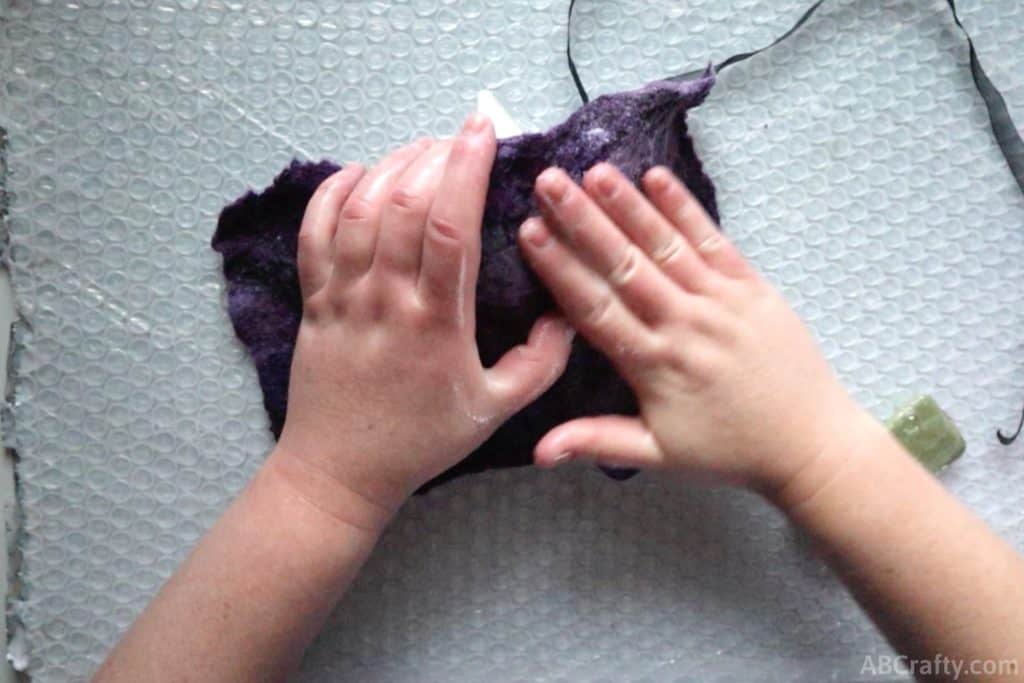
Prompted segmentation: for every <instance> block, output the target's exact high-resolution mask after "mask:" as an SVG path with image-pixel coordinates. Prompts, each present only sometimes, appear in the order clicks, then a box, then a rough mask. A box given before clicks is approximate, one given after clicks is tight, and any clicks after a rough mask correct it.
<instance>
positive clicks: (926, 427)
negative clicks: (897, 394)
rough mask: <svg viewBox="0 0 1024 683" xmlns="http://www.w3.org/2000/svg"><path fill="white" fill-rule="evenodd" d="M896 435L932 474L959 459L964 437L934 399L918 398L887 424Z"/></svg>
mask: <svg viewBox="0 0 1024 683" xmlns="http://www.w3.org/2000/svg"><path fill="white" fill-rule="evenodd" d="M886 426H887V427H888V428H889V431H890V432H892V434H893V436H895V437H896V439H897V440H899V442H900V443H901V444H903V447H904V448H906V449H907V450H908V451H910V454H911V455H913V456H914V457H915V458H917V459H918V460H919V461H920V462H921V464H922V465H924V466H925V467H927V468H928V469H929V470H931V471H932V472H938V471H939V470H941V469H942V468H943V467H945V466H946V465H948V464H949V463H951V462H953V461H954V460H956V459H957V458H959V457H960V456H961V455H962V454H963V452H964V449H965V448H966V446H967V444H965V443H964V437H963V436H961V435H960V430H958V429H957V428H956V425H955V424H953V420H952V419H950V417H949V415H947V414H946V413H945V412H944V411H943V410H942V408H940V407H939V404H938V403H936V402H935V399H933V398H932V397H931V396H918V397H917V398H915V399H914V400H912V401H910V402H909V403H907V404H906V405H904V406H903V407H902V408H900V409H899V410H897V411H896V412H895V413H894V414H893V416H892V417H890V418H889V420H888V422H886Z"/></svg>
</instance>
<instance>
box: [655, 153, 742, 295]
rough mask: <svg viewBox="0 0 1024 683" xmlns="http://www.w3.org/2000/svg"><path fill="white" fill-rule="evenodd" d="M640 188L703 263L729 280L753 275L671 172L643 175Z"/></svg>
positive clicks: (657, 170)
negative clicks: (726, 276) (642, 186)
mask: <svg viewBox="0 0 1024 683" xmlns="http://www.w3.org/2000/svg"><path fill="white" fill-rule="evenodd" d="M643 185H644V190H645V191H646V192H647V196H648V197H649V198H650V200H651V202H652V203H653V204H654V206H656V207H657V208H658V210H659V211H661V213H662V214H664V215H665V217H666V218H667V219H668V220H669V221H671V223H672V224H673V225H675V226H676V228H677V229H678V230H679V232H681V233H682V234H683V237H685V238H686V240H687V242H689V243H690V246H691V247H692V248H693V249H694V251H696V252H697V254H698V255H700V256H701V258H703V259H704V262H705V263H707V264H708V265H709V266H711V267H712V268H714V269H715V270H717V271H718V272H720V273H722V274H724V275H728V276H730V277H744V276H746V275H749V274H750V273H752V272H753V271H752V269H751V268H750V265H749V264H748V263H747V260H746V259H745V258H743V256H742V255H741V254H740V253H739V251H738V250H737V249H736V247H735V246H733V244H732V242H730V241H729V240H728V239H727V238H726V237H725V235H723V234H722V231H721V230H719V229H718V226H717V225H715V222H714V221H713V220H711V217H710V216H708V214H707V212H706V211H705V210H704V207H703V206H701V204H700V202H699V201H697V198H696V197H694V196H693V194H692V193H691V192H690V191H689V190H688V189H686V186H685V185H683V183H682V181H680V180H679V179H678V178H676V176H675V175H674V174H673V173H672V171H670V170H669V169H667V168H665V167H664V166H656V167H655V168H652V169H651V170H649V171H648V172H647V173H646V174H644V178H643Z"/></svg>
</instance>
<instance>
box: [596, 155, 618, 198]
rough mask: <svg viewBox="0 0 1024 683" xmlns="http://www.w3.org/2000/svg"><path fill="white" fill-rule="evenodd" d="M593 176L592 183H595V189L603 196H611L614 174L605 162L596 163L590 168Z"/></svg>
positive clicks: (613, 186)
mask: <svg viewBox="0 0 1024 683" xmlns="http://www.w3.org/2000/svg"><path fill="white" fill-rule="evenodd" d="M591 173H592V174H593V176H594V184H596V185H597V191H598V192H600V193H601V194H602V195H604V196H605V197H611V196H612V194H613V193H614V192H615V176H614V175H613V174H612V171H611V169H610V168H608V165H607V164H603V163H602V164H598V165H597V166H595V167H594V168H593V170H591Z"/></svg>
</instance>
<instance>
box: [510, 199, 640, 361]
mask: <svg viewBox="0 0 1024 683" xmlns="http://www.w3.org/2000/svg"><path fill="white" fill-rule="evenodd" d="M519 235H520V239H519V243H520V247H521V249H522V252H523V254H524V255H525V256H526V259H527V261H528V262H529V264H530V266H531V267H532V268H533V270H534V272H536V273H537V276H538V277H540V279H541V280H542V281H543V282H544V284H545V285H546V286H547V288H548V289H549V290H550V291H551V294H552V296H554V298H555V301H556V302H558V306H559V308H561V310H562V312H563V313H565V317H566V318H567V319H568V320H569V322H570V324H572V326H573V327H575V328H576V329H577V330H579V331H580V332H581V333H583V335H584V336H586V337H587V339H588V340H590V342H591V343H592V344H594V345H595V346H596V347H597V348H599V349H600V350H601V351H603V352H604V354H605V355H606V356H608V357H609V358H610V359H611V360H612V361H613V362H615V363H616V365H621V366H622V368H621V369H623V370H626V369H628V360H629V358H630V357H631V356H634V355H637V354H643V353H646V352H649V351H650V350H652V349H653V348H654V341H653V335H652V332H651V331H650V330H649V329H648V328H647V326H646V325H645V324H644V323H643V322H641V321H640V320H639V319H638V318H637V317H636V316H634V315H633V313H631V312H630V311H629V309H627V308H626V307H625V306H624V305H623V304H622V302H621V301H619V298H618V297H617V296H616V294H615V292H614V291H613V290H612V289H611V287H609V286H608V283H607V282H606V281H605V280H604V278H602V277H600V276H599V275H598V274H597V273H595V272H593V271H592V270H590V269H589V268H588V267H587V266H585V265H584V264H583V263H582V262H580V260H579V259H578V258H576V255H575V254H573V252H571V251H569V249H568V248H567V247H566V246H565V245H563V244H562V243H561V242H560V241H559V240H558V239H556V238H555V237H554V235H552V234H551V231H550V230H549V229H548V227H547V225H546V224H545V223H544V221H543V220H542V219H540V218H530V219H527V220H526V222H524V223H523V225H522V228H520V231H519Z"/></svg>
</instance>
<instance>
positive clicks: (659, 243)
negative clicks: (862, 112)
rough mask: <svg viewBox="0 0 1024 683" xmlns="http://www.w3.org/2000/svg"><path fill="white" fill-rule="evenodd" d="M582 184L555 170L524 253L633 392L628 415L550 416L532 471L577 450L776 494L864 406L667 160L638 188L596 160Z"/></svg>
mask: <svg viewBox="0 0 1024 683" xmlns="http://www.w3.org/2000/svg"><path fill="white" fill-rule="evenodd" d="M583 187H584V188H585V189H583V188H580V187H579V186H577V185H576V184H574V183H573V182H572V180H571V178H569V176H568V175H566V174H565V173H564V172H563V171H561V170H559V169H554V168H552V169H548V170H547V171H545V172H544V173H542V174H541V175H540V177H539V178H538V179H537V183H536V188H535V190H536V196H537V201H538V204H539V206H540V207H541V216H542V217H540V218H531V219H529V220H527V221H526V222H525V223H524V224H523V225H522V229H521V233H520V237H521V240H520V241H521V244H522V248H523V252H524V254H525V255H526V257H527V259H528V261H529V262H530V264H531V265H532V267H533V269H534V270H535V271H536V272H537V274H538V275H539V277H540V278H541V279H542V280H543V281H544V282H545V283H546V285H547V286H548V288H549V289H550V290H551V292H552V294H553V296H554V297H555V299H556V300H557V302H558V304H559V305H560V307H561V309H562V310H563V311H564V313H565V315H566V317H567V318H568V319H569V321H570V323H572V325H574V326H575V327H576V328H577V329H578V330H579V331H580V332H581V333H582V334H583V335H584V336H585V337H586V338H587V339H588V340H589V341H590V342H591V343H592V344H594V345H595V346H596V347H597V348H598V349H600V350H601V351H602V352H603V353H605V354H606V355H607V356H608V357H609V359H610V360H611V361H612V362H613V363H614V365H615V367H616V369H617V370H618V371H619V372H620V373H621V374H622V376H623V377H624V378H625V379H626V381H628V382H629V384H630V385H631V386H632V388H633V390H634V392H635V393H636V395H637V398H638V401H639V405H640V411H639V412H640V414H639V416H637V417H625V416H603V417H587V418H581V419H577V420H573V421H570V422H567V423H565V424H562V425H559V426H558V427H555V428H554V429H553V430H551V431H550V432H549V433H548V434H547V435H546V436H544V437H543V438H542V439H541V440H540V442H539V443H538V444H537V446H536V451H535V459H536V462H537V464H539V465H542V466H544V465H547V466H551V465H553V464H557V463H559V462H564V461H566V460H568V459H570V458H578V459H586V460H593V461H597V462H599V463H601V464H604V465H615V466H622V467H636V468H659V469H668V470H679V471H685V472H687V473H690V474H701V475H710V476H711V477H712V478H714V479H718V480H724V481H728V482H734V483H741V484H745V485H750V486H753V487H756V488H759V489H768V490H777V489H779V488H781V487H784V486H786V485H787V484H788V483H789V482H790V481H791V480H792V479H794V478H795V477H796V475H797V474H798V473H800V472H801V471H803V470H804V469H805V468H806V467H807V466H808V465H809V464H811V463H812V462H814V461H815V460H816V459H818V458H819V455H820V454H822V453H823V452H824V449H825V446H826V444H827V442H829V441H830V440H834V439H840V438H842V437H841V434H843V432H844V429H848V428H849V426H850V425H853V424H856V425H861V424H862V422H863V420H864V419H865V418H866V414H865V413H863V411H862V410H861V409H860V408H858V407H857V406H856V404H855V403H854V402H853V401H852V400H851V399H850V398H849V397H848V395H847V394H846V392H845V391H844V389H843V387H842V386H841V385H840V383H839V381H838V380H837V378H836V377H835V375H834V374H833V373H832V371H831V369H830V367H829V365H828V363H827V362H826V361H825V359H824V357H823V356H822V354H821V353H820V351H819V350H818V348H817V347H816V345H815V343H814V341H813V340H812V338H811V335H810V334H809V333H808V331H807V329H806V328H805V327H804V325H803V324H802V323H801V321H800V320H799V318H798V317H797V316H796V314H795V313H794V312H793V311H792V309H790V307H789V306H788V305H787V304H786V302H785V301H784V300H783V299H782V297H781V296H780V295H779V293H778V292H777V291H776V290H775V289H774V288H773V287H772V286H771V285H769V284H768V283H767V282H766V281H765V280H763V279H762V278H761V277H760V276H759V275H758V274H757V273H756V272H755V271H754V270H753V268H751V266H750V265H749V264H748V263H747V262H746V261H745V260H744V259H743V257H742V256H741V255H740V254H739V252H738V251H737V250H736V248H735V247H734V246H733V245H732V244H731V243H730V242H729V241H728V240H727V239H726V238H725V237H724V236H723V235H722V234H721V233H720V232H719V231H718V229H717V227H716V226H715V225H714V222H713V221H712V220H711V219H710V218H709V217H708V215H707V214H706V213H705V212H704V210H703V208H702V207H701V206H700V204H699V202H697V201H696V200H695V199H694V197H693V196H692V195H691V194H690V193H689V192H688V191H687V189H686V188H685V187H684V186H683V184H682V183H681V182H680V181H679V180H678V179H676V178H675V177H674V176H673V175H672V173H671V172H670V171H669V170H668V169H666V168H655V169H652V170H650V171H649V172H648V173H647V174H646V175H645V176H644V178H643V187H644V190H645V192H646V195H647V197H646V198H645V196H644V194H641V192H640V191H638V190H637V189H636V188H635V187H634V186H633V184H632V183H631V182H630V181H629V180H628V179H627V178H625V177H624V176H623V175H622V174H621V173H620V172H619V171H618V170H616V169H615V168H614V167H613V166H611V165H609V164H606V163H603V164H598V165H597V166H595V167H594V168H592V169H591V170H590V171H589V172H588V173H587V174H586V175H585V177H584V181H583Z"/></svg>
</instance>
